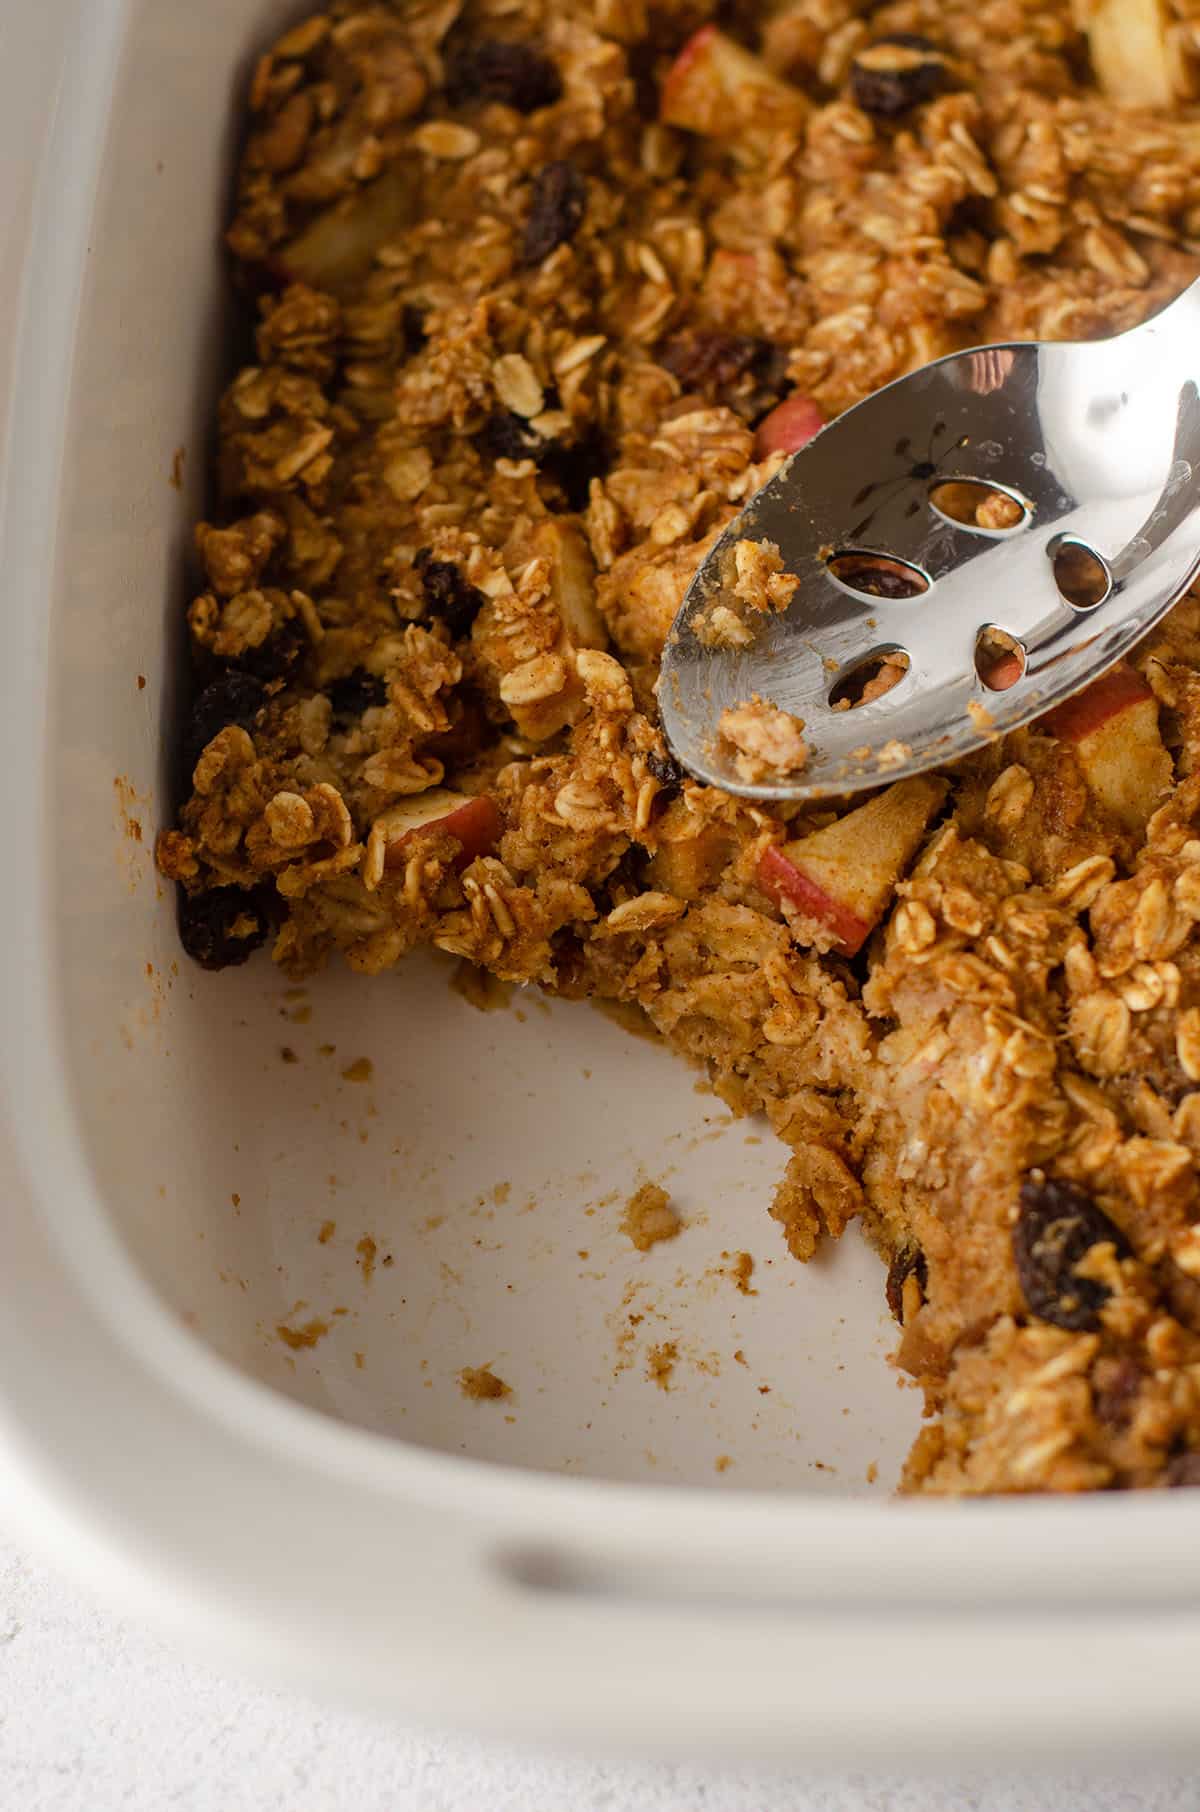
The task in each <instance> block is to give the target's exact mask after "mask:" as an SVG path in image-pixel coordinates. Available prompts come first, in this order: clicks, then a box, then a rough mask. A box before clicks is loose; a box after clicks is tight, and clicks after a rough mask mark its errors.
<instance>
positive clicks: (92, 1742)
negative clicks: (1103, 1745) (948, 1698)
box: [0, 1542, 1198, 1812]
mask: <svg viewBox="0 0 1200 1812" xmlns="http://www.w3.org/2000/svg"><path fill="white" fill-rule="evenodd" d="M1197 1798H1198V1790H1197V1785H1196V1783H1195V1781H1192V1780H1188V1779H1186V1778H1168V1777H1156V1778H1146V1777H1141V1778H1138V1779H1136V1780H1135V1779H1132V1778H1131V1779H1129V1780H1128V1781H1119V1782H1118V1781H1111V1780H1109V1781H1099V1780H1095V1779H1088V1778H1084V1777H1082V1776H1074V1777H1072V1778H1071V1779H1069V1780H1058V1781H1051V1780H1048V1779H1040V1780H1029V1779H1018V1778H1015V1777H1014V1778H1013V1779H1012V1780H1005V1781H999V1780H994V1779H993V1780H989V1781H984V1780H974V1781H968V1780H958V1781H954V1782H949V1781H943V1782H942V1783H940V1784H938V1785H935V1784H933V1783H931V1782H928V1781H917V1782H912V1781H907V1782H906V1781H900V1780H892V1781H888V1780H882V1779H879V1778H876V1777H871V1776H866V1775H849V1776H840V1777H837V1778H834V1777H830V1776H826V1777H821V1778H817V1779H809V1780H801V1779H797V1778H795V1777H789V1778H783V1777H780V1776H768V1775H764V1774H756V1773H753V1772H751V1771H748V1770H738V1771H736V1772H735V1771H714V1770H712V1769H709V1768H705V1767H698V1766H694V1765H689V1764H687V1763H678V1764H675V1765H668V1764H663V1763H657V1764H636V1763H628V1764H627V1763H620V1762H611V1761H609V1762H586V1761H576V1760H566V1759H563V1758H561V1757H546V1756H541V1757H538V1756H532V1755H528V1754H518V1753H516V1752H513V1751H506V1750H503V1749H497V1748H494V1747H493V1748H486V1747H484V1746H483V1745H481V1744H478V1743H475V1742H472V1741H470V1740H469V1739H466V1738H463V1737H439V1736H436V1735H433V1734H430V1733H428V1732H417V1731H406V1730H400V1729H395V1728H391V1727H388V1726H386V1725H381V1724H378V1723H371V1722H368V1721H366V1720H364V1719H358V1718H354V1717H350V1716H347V1715H345V1714H340V1713H330V1712H327V1711H325V1710H323V1709H322V1708H321V1707H319V1706H314V1705H312V1704H310V1703H307V1702H306V1701H304V1700H300V1699H293V1698H287V1697H284V1696H282V1695H279V1694H276V1693H271V1692H264V1691H263V1690H261V1689H260V1688H257V1687H254V1686H251V1685H247V1684H246V1683H245V1682H243V1681H240V1680H237V1679H227V1678H222V1677H221V1676H219V1675H217V1674H215V1673H213V1672H212V1671H210V1670H208V1669H206V1668H204V1667H201V1666H198V1665H195V1664H193V1663H191V1662H189V1661H187V1660H185V1659H182V1658H181V1657H180V1656H179V1655H177V1654H176V1653H175V1652H173V1651H172V1650H170V1649H167V1648H165V1647H164V1646H163V1645H162V1644H161V1643H159V1642H158V1641H157V1640H155V1639H154V1638H152V1637H150V1636H148V1635H146V1634H145V1633H144V1632H143V1631H141V1630H138V1629H132V1628H129V1627H128V1626H126V1625H124V1624H122V1623H120V1622H118V1621H116V1620H115V1619H113V1618H112V1617H110V1616H108V1615H106V1614H105V1613H103V1612H99V1611H97V1610H96V1609H95V1608H94V1607H93V1606H92V1605H91V1604H89V1603H88V1602H86V1601H85V1600H84V1599H82V1598H81V1597H80V1595H79V1594H78V1592H77V1591H76V1590H75V1589H74V1588H72V1587H70V1586H67V1585H64V1584H63V1583H62V1582H61V1581H59V1580H58V1579H56V1578H54V1577H53V1576H52V1575H50V1574H48V1573H47V1572H46V1571H45V1570H44V1569H43V1568H42V1567H40V1566H38V1565H35V1564H33V1563H31V1562H30V1561H28V1560H27V1559H26V1558H25V1557H24V1556H23V1555H22V1554H20V1553H19V1552H18V1551H17V1550H16V1549H14V1548H13V1547H11V1546H10V1545H7V1544H4V1543H2V1542H0V1806H3V1807H5V1808H10V1807H11V1808H16V1807H20V1808H21V1812H164V1809H165V1808H168V1807H170V1808H174V1809H178V1812H1083V1809H1084V1808H1086V1809H1087V1812H1177V1809H1178V1812H1194V1809H1195V1807H1196V1805H1197Z"/></svg>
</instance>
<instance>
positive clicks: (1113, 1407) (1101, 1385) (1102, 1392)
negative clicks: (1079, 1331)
mask: <svg viewBox="0 0 1200 1812" xmlns="http://www.w3.org/2000/svg"><path fill="white" fill-rule="evenodd" d="M1144 1382H1145V1373H1144V1372H1143V1371H1142V1368H1141V1366H1140V1365H1135V1364H1134V1362H1133V1360H1132V1359H1098V1360H1097V1361H1096V1368H1095V1371H1094V1372H1093V1373H1092V1402H1093V1404H1094V1406H1095V1410H1096V1414H1097V1416H1098V1417H1099V1419H1100V1421H1101V1422H1103V1423H1104V1424H1105V1426H1106V1427H1108V1428H1128V1426H1129V1424H1130V1422H1131V1420H1132V1419H1133V1410H1134V1405H1135V1404H1136V1402H1137V1400H1138V1392H1139V1391H1140V1390H1141V1388H1142V1385H1143V1383H1144Z"/></svg>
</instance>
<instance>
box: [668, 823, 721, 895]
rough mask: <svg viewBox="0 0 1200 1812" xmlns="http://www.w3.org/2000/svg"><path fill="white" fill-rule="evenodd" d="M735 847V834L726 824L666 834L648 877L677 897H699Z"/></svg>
mask: <svg viewBox="0 0 1200 1812" xmlns="http://www.w3.org/2000/svg"><path fill="white" fill-rule="evenodd" d="M667 828H669V827H667ZM735 849H736V845H735V841H734V838H733V835H732V833H731V832H730V831H729V829H728V828H727V827H726V826H725V825H723V824H705V825H702V826H701V828H700V829H699V830H698V831H697V832H695V834H694V835H692V836H687V837H671V836H669V835H668V836H664V837H663V838H662V840H661V841H660V843H659V845H658V848H657V849H656V850H655V852H654V857H653V859H652V860H651V862H650V863H649V864H648V866H647V879H648V881H649V884H650V885H651V886H652V887H656V888H661V889H662V891H663V892H664V893H670V894H674V895H675V897H676V899H679V900H697V899H699V898H700V897H701V895H702V894H705V893H707V892H708V891H709V889H710V888H711V887H713V886H714V885H715V883H716V882H717V880H718V879H719V878H720V876H721V874H722V872H723V870H724V869H725V868H727V867H728V865H729V863H730V862H731V861H732V859H733V856H734V854H735Z"/></svg>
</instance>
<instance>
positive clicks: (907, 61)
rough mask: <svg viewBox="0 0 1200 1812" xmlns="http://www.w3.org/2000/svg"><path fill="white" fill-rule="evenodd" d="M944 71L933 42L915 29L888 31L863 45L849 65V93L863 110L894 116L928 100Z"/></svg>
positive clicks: (940, 55) (944, 66) (935, 89)
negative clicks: (921, 35) (885, 34)
mask: <svg viewBox="0 0 1200 1812" xmlns="http://www.w3.org/2000/svg"><path fill="white" fill-rule="evenodd" d="M945 73H946V61H945V58H944V57H943V55H942V53H941V51H940V50H939V49H938V47H937V45H936V44H931V43H930V41H929V39H928V38H921V37H918V36H917V35H916V33H915V32H908V31H898V32H892V33H891V34H890V36H888V37H886V38H876V39H875V41H874V43H872V44H865V45H864V46H863V48H862V49H861V50H860V51H858V52H857V53H856V55H855V58H854V61H853V62H852V63H851V65H850V93H851V96H852V98H853V100H854V101H855V103H856V104H857V105H858V106H859V107H861V108H862V110H863V112H864V113H871V114H874V115H875V117H876V118H877V119H894V118H895V117H896V116H897V115H898V114H901V113H907V112H908V110H909V108H910V107H917V106H919V105H920V103H921V102H922V101H930V100H932V99H933V97H934V95H935V94H936V93H937V92H938V89H939V88H940V87H941V85H942V81H943V79H944V77H945Z"/></svg>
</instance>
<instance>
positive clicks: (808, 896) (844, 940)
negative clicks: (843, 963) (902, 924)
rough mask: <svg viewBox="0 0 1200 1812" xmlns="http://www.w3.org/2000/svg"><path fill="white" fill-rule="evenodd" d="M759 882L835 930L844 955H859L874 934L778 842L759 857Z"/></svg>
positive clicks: (774, 897)
mask: <svg viewBox="0 0 1200 1812" xmlns="http://www.w3.org/2000/svg"><path fill="white" fill-rule="evenodd" d="M758 884H759V886H760V887H761V888H762V890H763V892H764V893H767V894H770V896H771V898H772V899H774V900H778V901H783V900H785V899H787V900H790V901H791V903H792V905H793V906H796V907H798V908H799V910H800V911H801V912H803V913H805V914H806V915H807V917H809V918H810V919H816V920H817V921H818V922H819V923H820V924H822V925H824V926H826V927H827V928H828V929H829V930H830V931H832V932H833V934H834V936H835V937H836V938H837V940H838V949H839V950H840V951H841V953H842V955H843V956H855V955H857V953H858V952H859V951H860V950H861V949H862V947H863V945H864V944H865V943H866V941H867V939H868V938H869V937H870V935H871V932H872V930H873V927H872V926H871V925H868V924H866V923H865V921H864V920H862V919H860V918H859V916H858V914H857V913H856V912H851V911H850V910H849V908H848V907H846V906H842V905H840V904H839V902H838V901H837V900H834V899H831V898H830V896H829V895H828V894H827V893H826V892H825V889H824V888H823V887H819V886H818V885H817V883H816V882H815V881H814V880H813V879H812V878H811V877H810V876H809V875H806V874H805V872H804V870H803V869H802V868H798V867H797V866H796V864H795V863H794V862H793V861H792V860H791V859H790V857H788V856H786V855H785V854H784V852H783V850H782V849H780V848H779V846H778V845H777V844H771V846H770V847H769V848H768V849H765V850H764V851H763V853H762V855H761V857H760V858H759V863H758Z"/></svg>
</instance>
